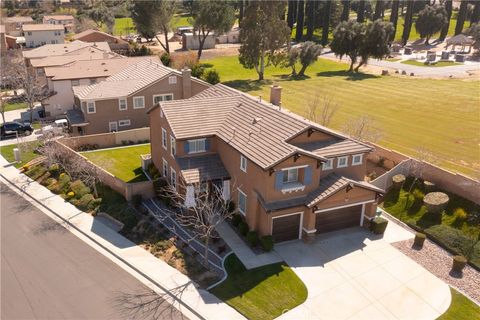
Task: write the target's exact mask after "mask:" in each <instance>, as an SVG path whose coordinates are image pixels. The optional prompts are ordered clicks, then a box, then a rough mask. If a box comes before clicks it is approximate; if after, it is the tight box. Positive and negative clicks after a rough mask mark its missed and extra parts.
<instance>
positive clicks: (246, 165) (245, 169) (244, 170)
mask: <svg viewBox="0 0 480 320" xmlns="http://www.w3.org/2000/svg"><path fill="white" fill-rule="evenodd" d="M243 160H245V167H244V166H242V163H243ZM247 167H248V163H247V158H246V157H244V156H243V155H240V170H242V171H243V172H245V173H247Z"/></svg>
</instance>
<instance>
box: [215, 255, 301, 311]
mask: <svg viewBox="0 0 480 320" xmlns="http://www.w3.org/2000/svg"><path fill="white" fill-rule="evenodd" d="M225 268H226V269H227V272H228V277H227V279H226V280H225V281H224V282H222V283H221V284H219V285H218V286H216V287H214V288H213V289H212V290H211V292H212V293H213V294H214V295H215V296H217V297H218V298H219V299H221V300H223V301H225V302H226V303H227V304H229V305H230V306H232V307H233V308H235V309H236V310H237V311H238V312H240V313H241V314H243V315H244V316H245V317H247V318H248V319H250V320H254V319H259V320H260V319H262V320H264V319H274V318H276V317H278V316H280V315H281V314H282V312H283V311H285V310H291V309H293V308H294V307H296V306H298V305H300V304H302V303H303V302H304V301H305V299H306V298H307V288H306V287H305V285H304V284H303V282H302V281H301V280H300V279H299V278H298V277H297V275H296V274H295V273H294V272H293V271H292V270H291V269H290V268H289V267H288V266H287V265H286V264H285V263H275V264H270V265H266V266H263V267H259V268H255V269H251V270H246V269H245V267H244V266H243V264H242V263H241V262H240V260H238V258H237V257H236V256H235V255H230V256H229V257H227V259H226V260H225Z"/></svg>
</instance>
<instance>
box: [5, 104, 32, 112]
mask: <svg viewBox="0 0 480 320" xmlns="http://www.w3.org/2000/svg"><path fill="white" fill-rule="evenodd" d="M26 108H27V103H26V102H16V103H8V102H7V103H5V112H6V111H12V110H18V109H26Z"/></svg>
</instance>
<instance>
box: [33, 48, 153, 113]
mask: <svg viewBox="0 0 480 320" xmlns="http://www.w3.org/2000/svg"><path fill="white" fill-rule="evenodd" d="M141 60H153V61H155V62H160V59H159V57H158V56H146V57H130V58H127V57H124V56H120V55H117V56H115V57H112V58H109V59H94V60H91V59H89V57H88V55H87V56H85V57H79V60H77V61H74V62H71V63H68V64H66V65H62V66H56V67H46V68H45V77H46V78H47V84H48V91H49V92H50V93H51V96H50V97H49V98H48V99H46V100H44V101H42V105H43V106H44V107H45V112H46V116H51V117H59V116H64V115H65V114H66V112H67V111H68V110H71V109H73V108H74V105H75V102H74V96H73V90H72V87H74V86H87V85H91V84H94V83H99V82H101V81H103V80H105V79H107V78H108V77H109V76H111V75H113V74H116V73H118V72H120V71H121V70H123V69H125V68H127V67H128V66H129V65H132V64H134V63H137V62H139V61H141Z"/></svg>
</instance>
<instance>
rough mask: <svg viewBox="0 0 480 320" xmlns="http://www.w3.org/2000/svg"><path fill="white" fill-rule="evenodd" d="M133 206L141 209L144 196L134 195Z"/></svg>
mask: <svg viewBox="0 0 480 320" xmlns="http://www.w3.org/2000/svg"><path fill="white" fill-rule="evenodd" d="M132 204H133V207H134V208H137V209H138V208H139V207H140V205H141V204H142V195H141V194H134V195H133V196H132Z"/></svg>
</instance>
